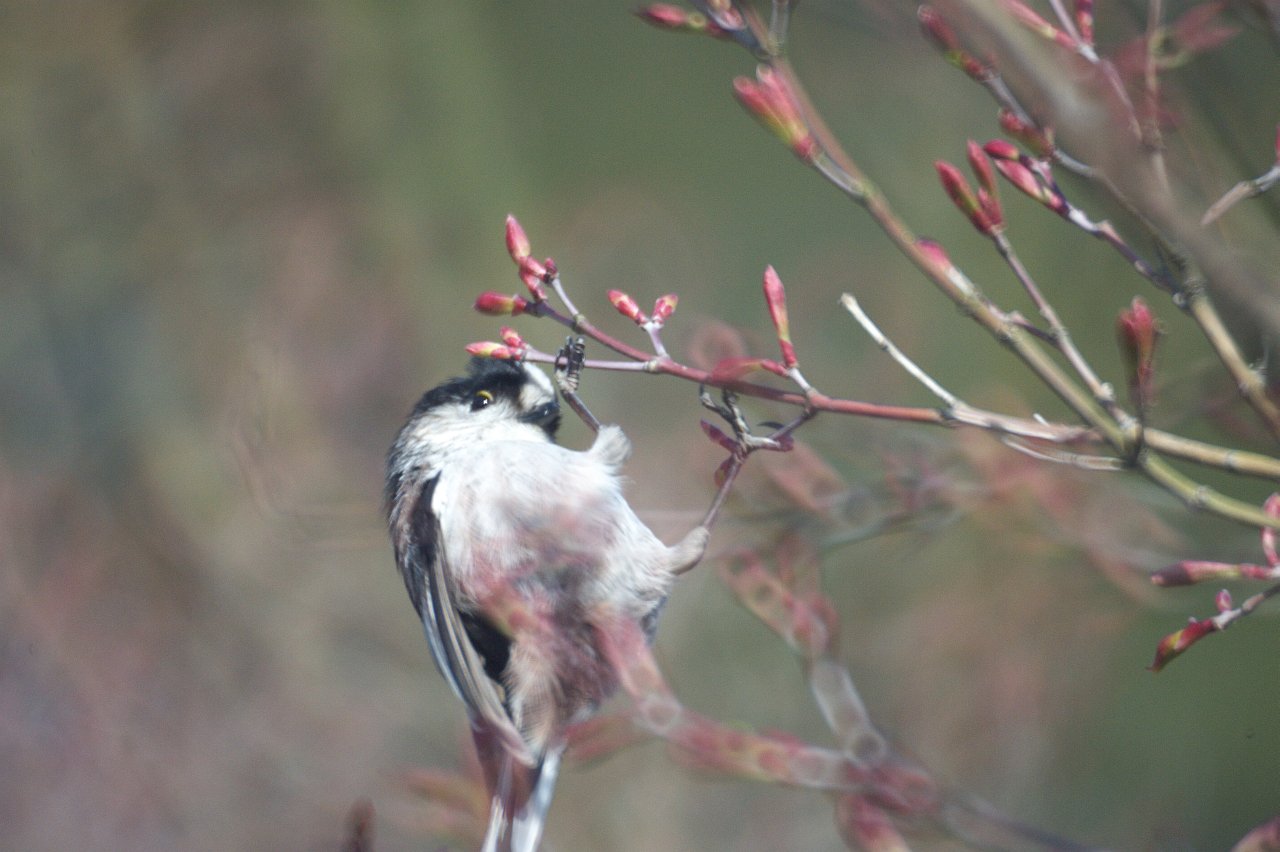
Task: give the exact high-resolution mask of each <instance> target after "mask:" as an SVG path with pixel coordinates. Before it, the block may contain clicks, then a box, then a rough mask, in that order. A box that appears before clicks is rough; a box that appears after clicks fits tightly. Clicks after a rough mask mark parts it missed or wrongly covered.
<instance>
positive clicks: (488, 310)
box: [475, 291, 529, 317]
mask: <svg viewBox="0 0 1280 852" xmlns="http://www.w3.org/2000/svg"><path fill="white" fill-rule="evenodd" d="M528 308H529V300H528V299H526V298H525V297H524V296H518V295H511V296H506V295H503V294H502V293H494V292H492V291H490V292H485V293H481V294H480V295H479V296H476V304H475V309H476V310H477V311H479V312H480V313H482V314H488V315H489V316H491V317H511V316H517V315H519V314H522V313H524V312H525V311H526V310H528Z"/></svg>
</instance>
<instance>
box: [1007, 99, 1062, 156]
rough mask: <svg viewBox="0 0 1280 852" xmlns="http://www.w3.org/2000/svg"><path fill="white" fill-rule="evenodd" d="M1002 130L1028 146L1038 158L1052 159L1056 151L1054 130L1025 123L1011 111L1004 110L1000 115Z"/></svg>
mask: <svg viewBox="0 0 1280 852" xmlns="http://www.w3.org/2000/svg"><path fill="white" fill-rule="evenodd" d="M999 121H1000V128H1001V129H1002V130H1004V132H1005V133H1007V134H1008V135H1009V136H1011V137H1012V138H1014V139H1016V140H1018V141H1019V142H1021V143H1022V144H1023V145H1026V146H1027V148H1028V150H1030V151H1031V153H1033V154H1035V155H1036V156H1037V157H1040V158H1045V157H1052V156H1053V153H1054V151H1055V150H1056V149H1055V147H1054V144H1053V128H1051V127H1038V126H1036V125H1034V124H1030V123H1028V122H1026V121H1023V120H1022V119H1021V118H1018V116H1017V115H1016V114H1015V113H1013V112H1012V111H1010V110H1007V109H1002V110H1000V115H999Z"/></svg>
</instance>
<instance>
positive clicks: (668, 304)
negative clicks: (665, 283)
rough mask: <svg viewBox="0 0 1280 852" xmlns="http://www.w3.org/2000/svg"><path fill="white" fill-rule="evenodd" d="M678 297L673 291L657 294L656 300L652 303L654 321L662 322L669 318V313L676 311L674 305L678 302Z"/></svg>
mask: <svg viewBox="0 0 1280 852" xmlns="http://www.w3.org/2000/svg"><path fill="white" fill-rule="evenodd" d="M679 302H680V297H679V296H677V295H676V294H675V293H668V294H667V295H665V296H659V297H658V299H657V301H655V302H654V303H653V319H654V321H655V322H658V323H664V322H666V321H667V320H669V319H671V315H672V314H674V313H675V312H676V305H677V304H679Z"/></svg>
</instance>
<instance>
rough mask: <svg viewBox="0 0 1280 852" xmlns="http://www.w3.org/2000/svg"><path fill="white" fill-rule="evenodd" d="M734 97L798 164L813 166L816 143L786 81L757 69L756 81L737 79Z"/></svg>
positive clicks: (763, 69) (764, 70)
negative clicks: (780, 142) (803, 163)
mask: <svg viewBox="0 0 1280 852" xmlns="http://www.w3.org/2000/svg"><path fill="white" fill-rule="evenodd" d="M733 93H734V95H735V96H736V97H737V99H738V102H739V103H741V104H742V105H743V106H744V107H745V108H746V110H747V111H748V112H750V113H751V114H752V115H753V116H755V118H756V120H757V121H759V122H760V123H761V124H763V125H764V126H765V127H766V128H768V129H769V130H770V131H771V132H772V133H773V134H774V135H775V136H777V137H778V138H779V139H781V140H782V141H783V142H785V143H786V144H787V146H788V147H789V148H790V149H791V151H792V153H794V154H795V155H796V156H797V157H799V158H800V159H801V160H804V161H805V162H806V163H812V162H813V160H814V158H815V157H816V156H817V154H818V143H817V140H815V139H814V138H813V134H812V133H810V132H809V125H808V124H807V123H806V122H805V120H804V114H803V111H802V110H801V109H800V101H799V99H798V98H797V97H796V94H795V92H793V91H792V90H791V86H790V85H788V83H787V81H786V79H785V78H784V77H783V76H782V75H781V74H778V73H777V72H775V71H774V70H773V69H772V68H770V67H769V66H767V65H761V66H760V67H758V68H757V69H756V79H755V80H752V79H751V78H750V77H737V78H735V79H734V81H733Z"/></svg>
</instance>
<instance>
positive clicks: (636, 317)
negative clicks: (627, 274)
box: [607, 290, 648, 325]
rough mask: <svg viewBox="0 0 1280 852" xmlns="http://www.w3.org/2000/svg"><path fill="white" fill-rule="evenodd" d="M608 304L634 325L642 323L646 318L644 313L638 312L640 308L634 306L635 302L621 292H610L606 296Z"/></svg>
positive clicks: (636, 305)
mask: <svg viewBox="0 0 1280 852" xmlns="http://www.w3.org/2000/svg"><path fill="white" fill-rule="evenodd" d="M607 295H608V296H609V303H610V304H611V305H613V307H614V308H615V309H616V310H617V311H618V313H620V314H622V315H623V316H624V317H626V318H627V319H629V320H631V321H632V322H634V323H635V324H636V325H641V324H642V323H644V322H645V321H646V320H647V319H648V317H646V316H645V315H644V311H642V310H640V306H639V305H638V304H636V300H635V299H633V298H631V296H629V295H627V294H626V293H624V292H622V291H621V290H610V291H609V292H608V294H607Z"/></svg>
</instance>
